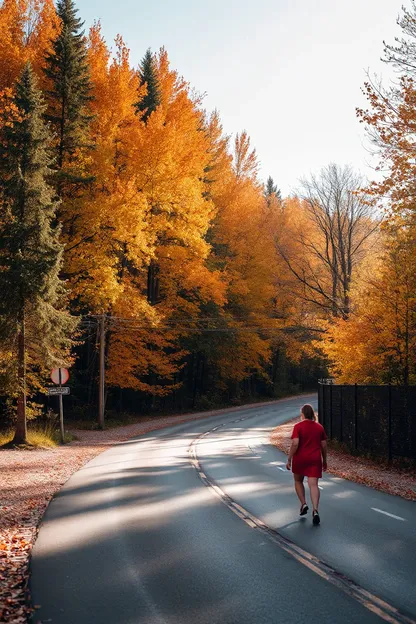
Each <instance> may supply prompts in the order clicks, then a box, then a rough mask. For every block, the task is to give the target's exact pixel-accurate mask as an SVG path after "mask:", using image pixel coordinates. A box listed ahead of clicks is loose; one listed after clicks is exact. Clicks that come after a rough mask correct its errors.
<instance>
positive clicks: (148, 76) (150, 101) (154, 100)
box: [136, 48, 161, 122]
mask: <svg viewBox="0 0 416 624" xmlns="http://www.w3.org/2000/svg"><path fill="white" fill-rule="evenodd" d="M139 78H140V85H141V86H143V85H144V84H146V86H147V93H146V95H145V97H144V98H143V99H142V100H141V101H140V102H139V103H138V104H136V108H137V112H138V113H139V112H141V113H143V115H142V119H143V121H145V122H146V121H147V120H148V118H149V117H150V115H151V114H152V113H153V111H155V110H156V109H157V107H158V106H159V105H160V103H161V95H160V85H159V79H158V76H157V67H156V61H155V57H154V55H153V54H152V51H151V49H150V48H149V49H148V50H147V51H146V54H145V55H144V57H143V60H142V62H141V64H140V69H139Z"/></svg>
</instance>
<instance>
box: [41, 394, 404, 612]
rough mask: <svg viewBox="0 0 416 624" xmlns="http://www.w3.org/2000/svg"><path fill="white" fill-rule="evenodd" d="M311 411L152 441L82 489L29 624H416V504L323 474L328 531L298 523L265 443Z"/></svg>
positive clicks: (222, 422) (178, 430) (60, 523)
mask: <svg viewBox="0 0 416 624" xmlns="http://www.w3.org/2000/svg"><path fill="white" fill-rule="evenodd" d="M314 399H315V397H314V396H313V397H312V396H311V397H309V399H308V400H310V401H314ZM305 400H306V398H305V397H304V396H303V397H296V398H291V399H286V400H284V401H281V402H279V403H276V404H275V405H268V406H264V407H255V408H247V409H244V410H241V411H238V412H235V411H234V412H230V413H226V414H224V413H223V414H221V415H218V416H214V417H210V418H206V419H201V420H197V421H193V422H188V423H185V424H181V425H177V426H175V427H171V428H169V429H164V430H161V431H156V432H153V433H150V434H147V435H145V436H142V437H140V438H138V439H134V440H130V441H128V442H125V443H121V444H118V445H117V446H115V447H113V448H111V449H110V450H108V451H106V452H104V453H102V454H101V455H100V456H98V457H96V458H95V459H94V460H93V461H91V462H90V463H89V464H87V465H86V466H85V467H84V468H83V469H81V470H80V471H79V472H77V473H76V474H74V475H73V477H72V478H71V479H70V480H69V481H68V482H67V484H66V485H65V486H64V488H63V489H62V490H61V492H60V493H59V494H58V495H57V496H56V497H55V498H54V499H53V500H52V502H51V504H50V506H49V508H48V510H47V512H46V515H45V517H44V520H43V522H42V525H41V529H40V532H39V537H38V540H37V542H36V545H35V548H34V551H33V557H32V563H31V572H32V576H31V591H32V598H33V604H35V605H40V608H39V609H38V610H37V611H36V613H35V616H34V620H33V621H34V622H35V623H38V622H42V623H44V624H46V622H52V624H263V623H264V624H275V623H276V624H277V623H279V624H280V623H286V622H287V623H288V624H289V623H290V624H297V623H299V624H300V623H308V624H315V623H316V624H326V623H328V624H329V623H331V624H333V623H335V624H344V623H345V624H347V623H348V624H354V623H356V624H367V623H368V624H370V623H373V622H374V623H375V622H379V623H380V622H383V621H390V622H393V623H394V622H401V623H403V622H404V623H406V624H408V623H409V622H415V621H416V592H415V581H416V564H415V552H416V529H415V525H414V522H413V517H412V512H413V513H414V504H413V503H411V502H408V501H405V500H402V499H400V498H397V497H394V496H389V495H387V494H383V493H380V492H377V491H375V490H372V489H369V488H366V487H363V486H359V485H356V484H353V483H350V482H348V481H344V480H342V479H338V478H335V477H331V476H330V475H329V474H328V475H325V476H324V479H323V480H322V503H321V517H322V524H321V526H319V527H313V526H312V524H311V518H310V516H309V517H308V518H306V519H304V518H302V519H300V518H299V516H298V503H297V499H296V498H295V495H294V493H293V486H292V479H291V475H290V474H289V473H288V472H287V471H286V470H285V468H284V464H285V455H284V454H283V453H281V452H280V451H278V450H277V449H275V448H273V447H271V446H270V444H269V443H268V436H269V433H270V430H271V429H272V428H273V427H274V426H276V424H278V423H279V422H284V421H285V420H287V419H289V418H290V417H293V416H296V415H297V413H298V411H299V407H300V406H301V405H302V404H303V403H304V402H305ZM207 486H208V487H207ZM265 525H266V526H265ZM305 551H306V552H305ZM308 553H310V555H308ZM322 562H325V563H326V564H328V566H329V567H326V566H325V564H324V563H322ZM342 575H346V576H347V577H348V578H350V579H352V581H353V583H349V581H348V580H346V579H345V578H344V577H343V576H342ZM354 583H355V584H357V585H355V584H354ZM349 588H350V590H351V591H349ZM360 588H361V589H360ZM366 591H368V592H370V594H367V593H366ZM380 599H381V601H380ZM382 601H386V602H387V603H388V604H387V605H385V604H384V603H383V602H382ZM365 603H367V605H368V607H369V608H367V607H366V606H365ZM394 608H397V609H399V610H400V612H398V613H395V611H394Z"/></svg>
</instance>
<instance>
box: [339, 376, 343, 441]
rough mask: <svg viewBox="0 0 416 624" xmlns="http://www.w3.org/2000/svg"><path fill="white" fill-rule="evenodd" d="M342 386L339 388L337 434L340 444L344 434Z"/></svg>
mask: <svg viewBox="0 0 416 624" xmlns="http://www.w3.org/2000/svg"><path fill="white" fill-rule="evenodd" d="M343 387H344V386H340V387H339V409H340V423H339V426H340V432H339V441H340V442H341V443H342V442H343V441H344V432H343V413H342V410H343V406H342V388H343Z"/></svg>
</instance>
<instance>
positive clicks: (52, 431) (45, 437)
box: [0, 422, 75, 449]
mask: <svg viewBox="0 0 416 624" xmlns="http://www.w3.org/2000/svg"><path fill="white" fill-rule="evenodd" d="M13 436H14V431H13V429H9V430H8V431H0V447H2V446H6V445H8V444H9V443H10V442H11V441H12V440H13ZM74 439H75V437H74V436H73V435H72V434H71V433H69V432H67V431H66V432H65V443H68V442H72V440H74ZM27 442H28V444H27V446H28V447H32V448H39V449H42V448H46V449H47V448H55V447H56V446H59V444H60V442H61V435H60V432H59V429H57V427H56V425H55V423H52V422H48V423H46V424H43V425H39V424H30V423H29V425H28V429H27Z"/></svg>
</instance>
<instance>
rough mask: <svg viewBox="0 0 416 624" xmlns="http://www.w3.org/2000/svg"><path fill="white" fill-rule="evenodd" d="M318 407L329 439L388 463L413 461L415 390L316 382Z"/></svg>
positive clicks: (415, 436) (415, 388)
mask: <svg viewBox="0 0 416 624" xmlns="http://www.w3.org/2000/svg"><path fill="white" fill-rule="evenodd" d="M318 405H319V407H318V413H319V421H320V422H321V424H322V425H323V426H324V428H325V431H326V433H327V435H328V437H329V438H330V439H335V440H338V441H339V442H342V443H343V444H345V445H346V446H347V448H349V449H350V450H354V451H358V452H361V453H369V454H372V455H376V456H378V457H383V458H385V459H388V460H392V459H394V458H406V459H410V460H414V461H415V460H416V386H359V385H355V386H339V385H335V384H332V383H327V382H324V383H322V382H320V383H319V389H318Z"/></svg>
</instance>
